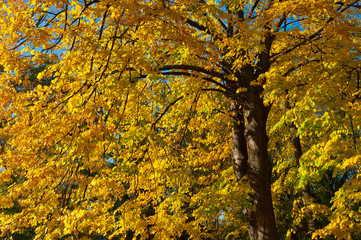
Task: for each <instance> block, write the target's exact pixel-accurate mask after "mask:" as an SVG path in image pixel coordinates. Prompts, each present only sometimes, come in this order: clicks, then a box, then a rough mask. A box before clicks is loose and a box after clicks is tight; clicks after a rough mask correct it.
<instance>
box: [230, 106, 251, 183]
mask: <svg viewBox="0 0 361 240" xmlns="http://www.w3.org/2000/svg"><path fill="white" fill-rule="evenodd" d="M230 110H231V112H232V122H233V129H232V160H233V172H234V175H235V177H236V180H237V181H239V180H240V179H241V178H242V177H244V176H245V175H246V174H247V169H248V152H247V142H246V138H245V136H244V131H245V125H244V117H243V110H242V109H240V106H239V104H238V103H236V102H235V101H232V102H231V106H230Z"/></svg>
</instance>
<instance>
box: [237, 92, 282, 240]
mask: <svg viewBox="0 0 361 240" xmlns="http://www.w3.org/2000/svg"><path fill="white" fill-rule="evenodd" d="M261 93H262V88H261V87H259V86H250V87H249V89H248V91H247V93H246V94H245V97H244V98H243V103H244V113H245V138H246V140H247V145H248V152H249V155H248V171H247V176H248V178H249V181H250V185H251V187H252V189H253V191H254V193H253V199H252V201H253V202H252V203H253V205H254V207H255V208H254V210H251V209H248V210H246V211H245V213H246V215H247V217H248V232H249V236H250V239H251V240H261V239H262V240H268V239H269V240H277V239H278V235H277V230H276V222H275V216H274V211H273V203H272V195H271V171H272V166H271V163H270V160H269V158H268V150H267V144H268V136H267V132H266V123H267V117H268V112H269V109H268V108H267V107H265V106H264V104H263V99H262V98H261V97H260V96H261Z"/></svg>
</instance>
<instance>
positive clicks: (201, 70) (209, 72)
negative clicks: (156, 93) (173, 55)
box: [159, 64, 227, 81]
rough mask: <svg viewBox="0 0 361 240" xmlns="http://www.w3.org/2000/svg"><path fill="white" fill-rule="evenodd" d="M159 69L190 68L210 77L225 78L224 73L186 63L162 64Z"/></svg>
mask: <svg viewBox="0 0 361 240" xmlns="http://www.w3.org/2000/svg"><path fill="white" fill-rule="evenodd" d="M159 70H160V71H168V70H191V71H196V72H201V73H204V74H207V75H210V76H212V77H217V78H220V79H222V80H224V81H226V80H227V78H226V75H225V74H223V73H220V72H217V71H214V70H207V69H205V68H203V67H199V66H193V65H186V64H180V65H168V66H164V67H161V68H159ZM162 74H164V73H162Z"/></svg>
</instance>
